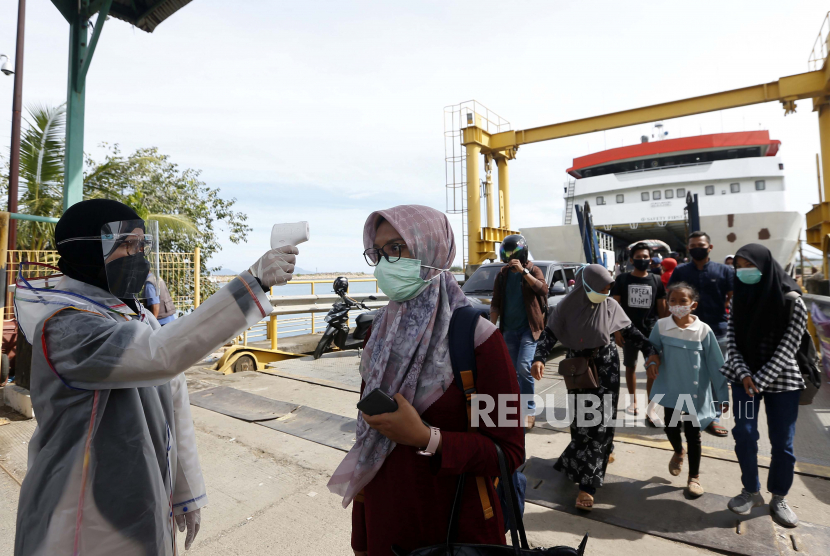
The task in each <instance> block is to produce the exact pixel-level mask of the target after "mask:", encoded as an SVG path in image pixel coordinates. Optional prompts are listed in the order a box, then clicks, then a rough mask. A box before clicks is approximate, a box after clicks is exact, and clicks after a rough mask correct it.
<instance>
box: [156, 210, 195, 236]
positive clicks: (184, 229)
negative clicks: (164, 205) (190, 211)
mask: <svg viewBox="0 0 830 556" xmlns="http://www.w3.org/2000/svg"><path fill="white" fill-rule="evenodd" d="M145 220H155V221H157V222H158V223H159V233H160V234H164V233H174V234H184V235H187V236H195V235H197V234H198V233H199V228H197V227H196V225H195V224H194V223H193V221H192V220H190V219H189V218H188V217H187V216H185V215H183V214H147V215H146V216H145Z"/></svg>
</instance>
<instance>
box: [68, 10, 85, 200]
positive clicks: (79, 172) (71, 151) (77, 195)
mask: <svg viewBox="0 0 830 556" xmlns="http://www.w3.org/2000/svg"><path fill="white" fill-rule="evenodd" d="M88 25H89V21H88V20H87V19H85V18H84V17H83V16H81V15H78V16H75V18H74V20H73V21H71V22H70V23H69V72H68V73H69V84H68V86H67V92H66V161H65V167H64V186H63V210H66V209H68V208H69V207H71V206H72V205H74V204H75V203H77V202H79V201H82V200H83V198H84V104H85V87H84V85H85V81H86V79H83V80H80V79H78V78H79V77H80V73H81V67H82V64H83V58H84V56H85V55H86V53H87V52H86V50H87V48H86V46H87V26H88ZM83 77H86V76H83Z"/></svg>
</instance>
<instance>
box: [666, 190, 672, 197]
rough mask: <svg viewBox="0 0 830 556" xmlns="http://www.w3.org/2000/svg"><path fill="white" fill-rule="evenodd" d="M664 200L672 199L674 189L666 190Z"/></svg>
mask: <svg viewBox="0 0 830 556" xmlns="http://www.w3.org/2000/svg"><path fill="white" fill-rule="evenodd" d="M666 199H674V189H666Z"/></svg>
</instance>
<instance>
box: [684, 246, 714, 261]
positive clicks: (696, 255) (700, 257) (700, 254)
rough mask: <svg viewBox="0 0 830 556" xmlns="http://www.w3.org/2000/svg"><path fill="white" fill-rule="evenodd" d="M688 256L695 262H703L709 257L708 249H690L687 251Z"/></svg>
mask: <svg viewBox="0 0 830 556" xmlns="http://www.w3.org/2000/svg"><path fill="white" fill-rule="evenodd" d="M689 254H690V255H691V256H692V258H693V259H694V260H696V261H705V260H706V259H707V258H708V257H709V248H708V247H692V248H691V249H689Z"/></svg>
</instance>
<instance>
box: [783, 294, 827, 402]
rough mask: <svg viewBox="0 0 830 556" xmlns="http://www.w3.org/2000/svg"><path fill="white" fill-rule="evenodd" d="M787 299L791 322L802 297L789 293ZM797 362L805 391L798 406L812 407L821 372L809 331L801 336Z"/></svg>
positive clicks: (819, 385)
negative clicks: (796, 305)
mask: <svg viewBox="0 0 830 556" xmlns="http://www.w3.org/2000/svg"><path fill="white" fill-rule="evenodd" d="M785 297H786V299H787V314H788V315H789V320H790V321H791V320H792V318H793V312H794V311H795V304H796V303H797V300H798V299H799V298H801V296H800V295H799V294H798V292H789V293H788V294H787V295H786V296H785ZM795 360H796V362H797V363H798V369H799V370H800V371H801V377H802V378H803V379H804V390H802V391H801V398H800V399H799V400H798V404H799V405H810V404H811V403H813V398H815V397H816V394H817V393H818V390H819V388H821V371H819V368H818V365H817V364H816V363H817V361H818V353H817V352H816V345H815V343H813V337H812V336H811V335H810V331H809V330H807V329H805V330H804V334H803V335H802V336H801V345H800V346H799V347H798V351H797V352H796V353H795Z"/></svg>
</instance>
